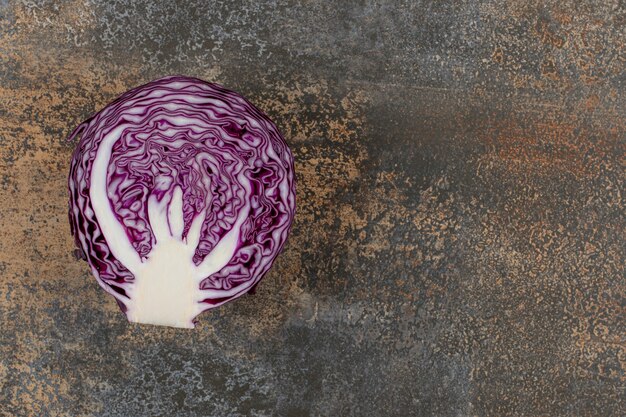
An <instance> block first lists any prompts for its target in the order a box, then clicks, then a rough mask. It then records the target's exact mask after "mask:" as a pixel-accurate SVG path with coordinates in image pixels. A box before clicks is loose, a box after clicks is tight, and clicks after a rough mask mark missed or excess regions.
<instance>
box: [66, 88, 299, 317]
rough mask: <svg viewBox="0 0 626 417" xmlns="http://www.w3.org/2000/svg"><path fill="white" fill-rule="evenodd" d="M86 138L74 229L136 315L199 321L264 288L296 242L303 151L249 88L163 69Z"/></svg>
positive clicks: (101, 117)
mask: <svg viewBox="0 0 626 417" xmlns="http://www.w3.org/2000/svg"><path fill="white" fill-rule="evenodd" d="M78 136H80V141H79V142H78V144H77V147H76V149H75V151H74V154H73V157H72V162H71V166H70V173H69V181H68V183H69V194H70V199H69V219H70V226H71V232H72V234H73V236H74V238H75V241H76V245H77V246H78V248H79V249H78V251H77V252H78V254H79V255H80V256H81V257H82V258H83V259H85V260H86V261H87V262H88V263H89V265H90V266H91V270H92V272H93V274H94V276H95V277H96V279H97V281H98V283H99V284H100V286H101V287H102V288H104V290H106V291H107V292H108V293H109V294H111V295H112V296H114V297H115V299H116V300H117V302H118V304H119V305H120V307H121V309H122V311H123V312H125V313H126V316H127V317H128V320H130V321H132V322H138V323H151V324H158V325H166V326H173V327H187V328H192V327H194V323H195V318H196V316H198V314H200V313H201V312H203V311H205V310H208V309H210V308H213V307H217V306H219V305H221V304H224V303H226V302H228V301H230V300H233V299H235V298H237V297H239V296H241V295H243V294H245V293H246V292H248V291H250V290H251V289H252V288H253V287H255V286H256V285H257V284H258V283H259V281H260V280H261V278H262V277H263V275H264V274H265V273H266V272H267V271H268V269H269V268H270V267H271V265H272V263H273V261H274V259H276V256H277V255H278V253H279V252H280V250H281V249H282V247H283V245H284V244H285V240H286V239H287V235H288V233H289V230H290V228H291V223H292V221H293V216H294V213H295V180H294V168H293V157H292V155H291V152H290V151H289V148H288V147H287V145H286V143H285V141H284V139H283V137H282V136H281V134H280V133H279V132H278V130H277V128H276V126H275V125H274V124H273V123H272V122H271V121H270V120H269V119H268V117H267V116H265V115H264V114H263V113H262V112H261V111H259V110H258V109H257V108H256V107H255V106H253V105H252V104H251V103H250V102H248V101H247V100H246V99H244V98H243V97H242V96H240V95H239V94H237V93H235V92H232V91H229V90H227V89H225V88H223V87H221V86H219V85H217V84H212V83H208V82H205V81H202V80H199V79H195V78H189V77H182V76H172V77H166V78H162V79H159V80H156V81H153V82H150V83H148V84H146V85H143V86H140V87H137V88H135V89H132V90H130V91H128V92H126V93H125V94H123V95H122V96H120V97H119V98H117V99H116V100H115V101H113V102H112V103H110V104H109V105H107V106H106V107H105V108H103V109H102V110H101V111H99V112H98V113H96V114H95V115H93V116H92V117H90V118H89V119H87V120H86V121H85V122H83V123H82V124H80V125H79V126H78V127H77V128H76V129H75V130H74V132H73V133H72V134H71V136H70V139H74V138H75V137H78Z"/></svg>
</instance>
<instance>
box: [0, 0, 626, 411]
mask: <svg viewBox="0 0 626 417" xmlns="http://www.w3.org/2000/svg"><path fill="white" fill-rule="evenodd" d="M625 40H626V3H625V2H624V1H623V0H619V1H618V0H607V1H589V0H560V1H547V0H541V1H535V0H508V1H495V0H494V1H482V2H478V1H461V0H459V1H449V0H440V1H394V0H377V1H374V0H363V1H355V2H352V1H341V2H330V1H323V0H298V1H288V2H280V1H275V0H272V1H244V0H237V1H219V0H216V1H193V2H191V1H190V2H173V1H160V2H153V1H133V2H123V1H119V0H115V1H111V0H97V1H86V0H73V1H58V2H52V1H36V2H33V1H7V0H2V1H0V186H1V187H0V277H1V279H0V325H1V327H0V416H2V417H13V416H19V417H21V416H37V417H40V416H121V417H135V416H164V417H171V416H192V417H193V416H403V417H404V416H466V415H476V416H487V415H493V416H509V415H510V416H522V415H528V416H547V415H552V416H570V415H571V416H619V415H626V400H625V398H626V397H625V396H624V386H625V383H626V377H625V372H624V371H625V368H626V342H625V340H626V336H625V335H626V314H625V309H626V298H625V297H626V296H625V294H626V284H625V280H624V275H625V274H624V272H625V271H624V264H625V263H626V255H625V249H624V241H625V239H624V238H625V233H624V231H625V221H624V220H625V216H624V200H623V197H624V190H625V188H624V185H625V182H626V176H625V175H624V161H625V159H624V156H625V154H626V152H625V151H626V146H625V144H626V141H625V137H626V122H625V120H626V94H625V92H626V91H625V90H626V89H625V83H626V76H625V68H626V50H625V42H626V41H625ZM176 73H180V74H186V75H192V76H197V77H200V78H203V79H206V80H209V81H215V82H219V83H221V84H223V85H225V86H227V87H229V88H231V89H234V90H236V91H239V92H241V93H242V94H244V95H245V96H247V97H248V98H249V99H250V100H251V101H252V102H253V103H255V104H256V105H257V106H259V107H260V108H261V109H263V110H264V111H266V112H267V113H268V114H269V116H270V117H272V118H273V119H274V120H275V121H276V123H277V125H278V126H279V128H280V129H281V130H282V131H283V133H284V134H285V137H286V139H287V141H288V143H289V144H290V146H291V147H292V150H293V152H294V155H295V158H296V170H297V180H298V204H299V207H298V214H297V218H296V220H295V226H294V229H293V233H292V235H291V237H290V240H289V241H288V244H287V246H286V249H285V251H284V252H283V253H282V255H281V256H280V257H279V259H278V261H277V263H276V264H275V267H274V268H273V269H272V271H271V273H269V274H268V275H267V277H266V278H265V280H264V281H263V283H262V284H261V285H260V286H259V288H258V291H257V293H256V294H255V295H251V296H246V297H243V298H242V299H239V300H238V301H236V302H233V303H230V304H229V305H227V306H224V307H222V308H219V309H217V310H213V311H211V312H208V313H205V314H204V315H203V316H202V317H201V320H200V323H199V326H198V327H197V328H196V329H195V330H194V331H186V330H177V329H170V328H160V327H152V326H141V325H130V324H128V323H127V322H126V321H125V319H124V316H123V315H122V314H121V313H120V312H119V311H118V308H117V306H116V304H115V302H114V300H113V298H111V297H109V296H107V295H106V294H105V293H104V292H103V291H101V290H100V289H99V287H98V285H97V284H96V281H95V280H94V279H93V278H92V277H91V275H90V273H89V270H88V267H87V265H86V264H85V263H82V262H78V261H75V260H74V259H73V258H72V255H71V252H72V240H71V238H70V235H69V226H68V222H67V214H66V211H67V192H66V176H67V171H68V163H69V160H70V154H71V152H72V149H73V144H72V143H68V142H67V141H66V139H65V138H66V137H67V135H68V134H69V132H70V131H71V130H72V128H73V127H74V126H76V125H77V124H78V123H79V122H81V121H82V120H84V119H85V118H86V117H88V116H89V115H90V114H92V113H93V112H95V111H97V110H98V109H100V108H101V107H102V106H104V105H105V104H106V103H107V102H109V101H110V100H112V99H113V98H115V97H116V96H117V95H119V94H120V93H122V92H124V91H125V90H127V89H128V88H130V87H133V86H136V85H139V84H141V83H144V82H147V81H149V80H151V79H154V78H157V77H160V76H163V75H167V74H176Z"/></svg>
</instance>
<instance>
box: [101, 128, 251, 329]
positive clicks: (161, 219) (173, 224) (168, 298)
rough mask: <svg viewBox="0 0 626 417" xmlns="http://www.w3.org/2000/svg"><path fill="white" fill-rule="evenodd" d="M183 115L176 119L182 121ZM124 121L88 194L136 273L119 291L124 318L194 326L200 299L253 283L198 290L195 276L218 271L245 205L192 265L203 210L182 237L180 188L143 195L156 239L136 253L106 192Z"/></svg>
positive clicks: (104, 147)
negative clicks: (123, 290) (144, 254)
mask: <svg viewBox="0 0 626 417" xmlns="http://www.w3.org/2000/svg"><path fill="white" fill-rule="evenodd" d="M185 122H186V121H185V120H181V121H180V123H181V124H184V123H185ZM126 127H127V126H125V125H121V126H118V127H117V128H116V129H114V130H113V131H111V132H110V133H109V134H107V135H106V136H105V137H104V139H103V140H102V142H101V143H100V146H99V148H98V153H97V155H96V158H95V160H94V163H93V167H92V172H91V174H92V175H91V184H90V191H89V195H90V198H91V203H92V206H93V210H94V212H95V215H96V218H97V221H98V223H99V225H100V227H101V229H102V233H103V234H104V238H105V239H106V241H107V244H108V246H109V248H110V250H111V253H112V254H113V256H115V258H116V259H117V260H119V261H120V262H121V263H122V264H123V265H124V266H125V267H126V268H127V269H128V270H129V271H130V272H131V273H132V274H133V275H134V277H135V279H134V282H133V283H132V285H131V286H130V287H128V289H127V291H126V293H127V295H128V298H126V297H123V298H121V297H122V296H119V295H118V297H117V298H118V299H120V300H121V301H122V302H123V303H124V304H125V305H126V308H127V311H126V315H127V317H128V320H129V321H131V322H136V323H148V324H157V325H164V326H171V327H183V328H193V327H194V324H193V319H194V318H195V317H196V316H197V315H198V314H200V313H201V312H202V311H203V310H205V309H206V306H204V308H202V305H201V304H200V303H201V302H202V300H205V299H211V298H224V297H230V296H233V295H235V294H238V293H240V292H242V291H245V290H246V289H247V287H249V286H250V285H251V283H252V280H251V282H250V283H246V284H243V285H241V286H237V287H235V288H232V289H230V290H201V289H200V282H201V281H202V280H203V279H205V278H206V277H208V276H210V275H212V274H214V273H215V272H218V271H220V270H221V269H222V268H224V266H226V264H228V262H229V261H230V260H231V258H232V257H233V255H234V253H235V251H236V249H237V244H238V240H239V234H240V229H241V225H242V224H243V222H244V220H245V219H246V217H247V215H248V211H249V209H248V206H247V205H245V208H244V209H242V210H241V212H240V213H239V216H238V218H237V221H236V222H235V224H234V225H233V227H232V229H231V230H230V231H229V232H228V233H227V234H226V235H225V236H224V237H223V238H222V239H221V240H220V241H219V242H218V244H217V245H215V247H214V248H213V250H212V251H211V253H209V254H208V255H207V256H206V257H205V258H204V260H203V261H202V262H201V263H200V264H199V265H195V264H194V262H193V260H192V258H193V256H194V253H195V250H196V247H197V246H198V242H199V239H200V230H201V228H202V223H203V221H204V213H203V214H202V215H199V216H197V217H196V218H195V219H194V220H193V222H192V224H191V227H190V229H189V231H188V233H187V235H186V236H185V237H183V236H182V233H183V229H184V220H183V192H182V190H181V189H180V187H176V188H174V189H172V190H170V191H169V192H168V193H167V194H166V195H165V197H163V198H162V200H161V201H158V200H157V198H156V197H155V196H151V197H150V198H149V199H148V217H149V221H150V226H151V228H152V231H153V233H154V237H155V239H156V244H155V245H153V247H152V250H151V251H150V253H149V254H148V256H147V257H145V258H143V259H142V258H141V257H140V256H139V254H138V253H137V251H136V250H135V248H134V247H133V246H132V244H131V242H130V241H129V240H128V237H127V235H126V232H125V230H124V227H123V226H122V225H121V224H120V223H119V222H118V220H117V218H116V216H115V213H113V210H112V209H111V203H110V201H109V198H108V196H107V169H108V166H109V161H110V159H111V152H112V149H113V145H114V144H115V142H116V141H117V140H118V139H119V138H120V135H121V133H122V131H123V130H124V129H125V128H126Z"/></svg>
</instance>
